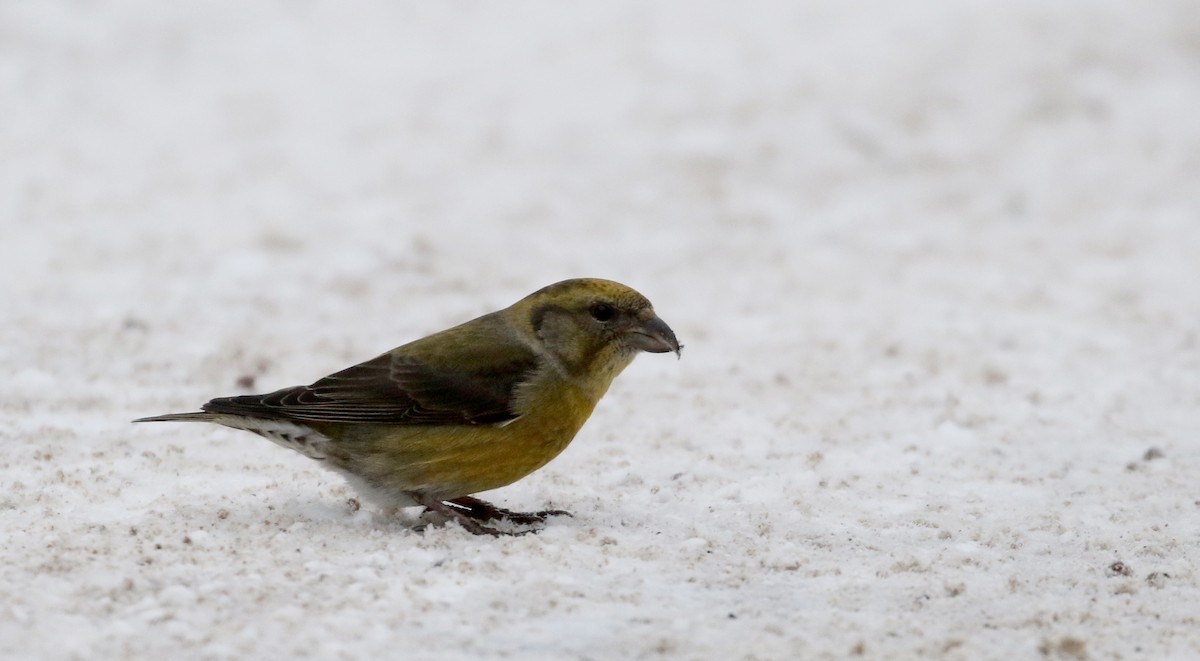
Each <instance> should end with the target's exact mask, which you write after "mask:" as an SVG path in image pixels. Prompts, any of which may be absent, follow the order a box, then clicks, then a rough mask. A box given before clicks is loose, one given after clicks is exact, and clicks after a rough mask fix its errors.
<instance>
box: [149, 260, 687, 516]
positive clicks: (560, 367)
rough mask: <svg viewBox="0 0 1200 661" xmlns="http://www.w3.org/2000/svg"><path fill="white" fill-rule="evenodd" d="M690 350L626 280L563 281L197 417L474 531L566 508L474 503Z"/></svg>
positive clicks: (551, 453) (177, 416) (181, 417)
mask: <svg viewBox="0 0 1200 661" xmlns="http://www.w3.org/2000/svg"><path fill="white" fill-rule="evenodd" d="M682 348H683V347H682V345H681V344H679V341H678V340H677V339H676V338H675V333H674V332H673V331H672V330H671V328H670V327H669V326H667V324H666V323H665V322H663V320H662V319H659V318H658V316H657V315H656V314H655V313H654V308H653V307H652V306H651V305H650V301H648V300H646V297H644V296H642V295H641V294H639V293H638V292H636V291H634V290H633V289H630V288H629V287H626V286H625V285H622V284H620V283H617V282H612V281H610V280H599V279H590V278H585V279H575V280H564V281H562V282H559V283H556V284H553V285H550V286H548V287H545V288H543V289H540V290H538V291H536V292H534V293H532V294H530V295H529V296H526V297H525V298H523V299H521V300H520V301H517V302H516V303H514V304H513V305H511V306H509V307H507V308H505V309H503V310H498V311H496V312H492V313H490V314H486V315H483V316H482V317H479V318H477V319H473V320H471V321H468V322H466V323H464V324H461V325H459V326H455V327H453V328H449V329H447V330H444V331H441V332H439V333H435V334H433V335H430V336H428V337H424V338H421V339H419V340H416V341H414V342H410V343H408V344H405V345H403V346H400V347H397V348H395V349H392V350H391V351H389V352H387V353H385V354H382V355H380V356H377V357H375V358H372V359H371V360H368V361H366V362H363V363H359V364H358V365H355V366H353V367H349V368H347V369H344V370H342V371H340V372H337V373H334V374H331V375H329V376H327V377H325V378H323V379H320V380H318V381H316V382H315V383H313V384H311V385H307V386H295V387H291V388H284V389H282V390H277V391H275V392H271V393H267V394H263V395H242V396H235V397H219V398H217V399H214V400H212V401H210V402H208V403H207V404H205V405H204V406H202V407H200V408H201V409H202V410H201V411H199V412H195V413H171V414H167V415H159V416H153V417H148V418H140V419H138V420H135V421H134V422H176V421H198V422H212V423H216V424H220V425H225V426H226V427H233V428H235V429H243V430H246V431H250V432H254V433H255V434H258V435H260V436H263V437H265V438H267V439H269V440H271V441H274V442H275V443H277V444H279V445H282V446H284V447H286V448H291V449H293V450H296V451H297V452H300V453H301V454H304V455H305V456H308V457H311V458H312V459H315V460H317V461H318V462H320V463H321V465H323V466H326V467H328V468H330V469H333V470H335V471H337V472H339V473H341V474H342V475H343V476H345V477H346V479H347V480H349V482H350V483H351V484H352V485H353V486H354V487H355V488H356V489H357V490H358V491H359V492H360V493H361V494H362V495H363V497H364V498H367V499H368V500H370V501H372V502H375V503H377V504H379V505H381V506H383V507H386V508H398V507H409V506H424V507H425V508H426V509H427V510H430V511H433V512H437V513H439V514H442V515H443V516H446V517H447V518H449V519H453V520H456V521H458V522H459V524H461V525H462V527H463V528H465V529H466V530H468V531H470V532H472V533H475V534H477V535H483V534H486V535H502V534H523V532H529V531H528V530H525V531H521V532H516V533H512V532H505V531H502V530H499V529H497V528H493V527H490V526H487V525H484V523H486V522H488V521H492V520H508V521H511V522H513V523H517V524H531V523H537V522H540V521H544V520H545V519H546V518H547V517H548V516H552V515H558V514H568V513H567V512H563V511H561V510H544V511H539V512H512V511H509V510H506V509H503V508H500V507H496V506H494V505H491V504H489V503H487V502H485V501H483V500H480V499H478V498H475V497H473V496H472V495H471V494H475V493H478V492H481V491H487V490H490V489H496V488H499V487H502V486H505V485H507V484H512V483H513V482H516V481H517V480H519V479H521V478H523V477H525V476H526V475H528V474H530V473H532V472H533V471H535V470H537V469H539V468H541V467H542V466H544V465H546V463H547V462H549V461H550V460H551V459H553V458H554V457H556V456H557V455H558V454H559V453H560V452H562V451H563V449H564V448H566V447H567V444H568V443H570V442H571V439H573V438H574V437H575V434H576V433H577V432H578V431H579V429H580V428H581V427H582V426H583V423H584V422H586V421H587V419H588V416H590V415H591V413H592V410H593V409H594V408H595V407H596V403H597V402H599V401H600V398H601V397H603V396H604V393H605V392H607V391H608V387H609V385H610V384H612V381H613V379H614V378H616V376H617V375H618V374H620V373H621V371H622V370H624V369H625V367H626V366H628V365H629V363H630V362H631V361H632V360H633V358H634V357H635V356H636V355H637V354H638V353H639V352H642V351H649V352H651V353H666V352H670V351H673V352H675V354H676V355H677V356H678V355H679V353H680V350H681V349H682Z"/></svg>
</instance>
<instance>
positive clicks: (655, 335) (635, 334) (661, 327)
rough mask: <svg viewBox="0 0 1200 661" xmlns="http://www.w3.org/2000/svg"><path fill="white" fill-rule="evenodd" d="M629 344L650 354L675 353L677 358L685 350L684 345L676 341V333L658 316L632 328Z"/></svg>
mask: <svg viewBox="0 0 1200 661" xmlns="http://www.w3.org/2000/svg"><path fill="white" fill-rule="evenodd" d="M629 344H630V345H631V346H633V347H634V348H635V349H640V350H642V351H649V352H650V353H666V352H668V351H674V352H675V355H676V356H678V355H679V351H680V350H681V349H683V345H682V344H680V343H679V340H677V339H675V331H673V330H671V327H670V326H668V325H667V322H665V321H663V320H662V319H659V318H658V317H657V316H652V317H650V318H649V319H646V320H644V321H642V322H641V323H639V324H637V325H636V326H633V327H631V328H630V329H629Z"/></svg>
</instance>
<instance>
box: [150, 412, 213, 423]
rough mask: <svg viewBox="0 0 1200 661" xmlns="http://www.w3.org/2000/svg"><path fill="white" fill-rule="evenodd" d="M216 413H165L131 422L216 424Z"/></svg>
mask: <svg viewBox="0 0 1200 661" xmlns="http://www.w3.org/2000/svg"><path fill="white" fill-rule="evenodd" d="M218 417H219V416H218V414H216V413H203V412H200V411H196V412H195V413H167V414H165V415H152V416H150V417H149V418H138V419H137V420H134V421H133V422H216V421H217V418H218Z"/></svg>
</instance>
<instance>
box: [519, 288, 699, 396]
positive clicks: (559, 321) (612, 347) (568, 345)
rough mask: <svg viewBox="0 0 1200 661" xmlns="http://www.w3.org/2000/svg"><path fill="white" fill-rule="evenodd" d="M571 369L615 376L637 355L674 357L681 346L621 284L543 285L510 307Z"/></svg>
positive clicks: (635, 294) (642, 301)
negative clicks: (649, 353)
mask: <svg viewBox="0 0 1200 661" xmlns="http://www.w3.org/2000/svg"><path fill="white" fill-rule="evenodd" d="M513 308H514V309H516V310H519V311H520V312H521V313H523V314H524V315H525V318H526V320H527V321H528V323H529V327H528V328H529V330H530V331H532V333H533V335H534V336H535V337H536V338H537V339H538V341H540V342H541V343H542V345H543V346H544V347H545V348H546V350H547V351H549V352H550V353H551V354H553V355H554V356H555V357H556V358H558V360H559V361H560V363H561V364H562V365H563V366H564V367H565V368H567V369H568V370H569V371H572V372H576V371H588V370H598V371H604V372H611V376H616V374H617V373H618V372H620V371H621V370H622V369H624V368H625V366H626V365H628V364H629V362H630V361H631V360H633V357H634V356H635V355H637V353H638V352H640V351H649V352H651V353H666V352H668V351H674V352H675V354H676V355H677V356H678V355H679V352H680V350H681V349H683V345H681V344H680V343H679V340H677V339H676V338H675V332H674V331H672V330H671V327H670V326H668V325H667V324H666V322H664V321H663V320H662V319H659V318H658V315H656V314H655V313H654V307H653V306H652V305H650V301H648V300H646V297H645V296H642V295H641V294H639V293H638V292H636V291H634V290H633V289H630V288H629V287H626V286H625V285H623V284H621V283H619V282H613V281H611V280H599V279H594V278H580V279H575V280H564V281H562V282H558V283H555V284H553V285H550V286H548V287H544V288H542V289H540V290H538V291H536V292H534V293H532V294H530V295H529V296H527V297H525V298H524V299H522V300H521V301H519V302H517V303H516V305H514V306H513Z"/></svg>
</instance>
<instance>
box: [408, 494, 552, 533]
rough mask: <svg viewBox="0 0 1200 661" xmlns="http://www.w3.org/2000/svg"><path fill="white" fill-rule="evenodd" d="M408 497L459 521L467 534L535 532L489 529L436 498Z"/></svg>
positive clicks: (420, 495) (415, 495) (412, 495)
mask: <svg viewBox="0 0 1200 661" xmlns="http://www.w3.org/2000/svg"><path fill="white" fill-rule="evenodd" d="M408 496H409V497H410V498H412V499H413V501H415V502H416V503H417V504H418V505H424V506H425V509H427V510H429V511H431V512H437V513H438V514H441V515H442V516H444V517H446V518H447V519H453V520H455V521H458V524H459V525H460V526H462V527H463V528H464V529H465V530H466V531H467V532H469V533H471V534H473V535H491V536H492V537H500V536H502V535H507V536H517V535H524V534H526V533H529V532H533V531H531V530H522V531H517V532H506V531H504V530H497V529H495V528H489V527H487V526H485V525H483V524H482V523H479V521H478V520H476V519H475V518H473V517H471V516H469V515H468V514H467V513H466V512H464V511H463V510H461V509H459V508H457V507H452V506H450V505H447V504H446V503H444V502H442V501H440V500H438V499H436V498H430V497H428V496H425V495H423V494H419V493H416V492H413V491H410V492H408Z"/></svg>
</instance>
